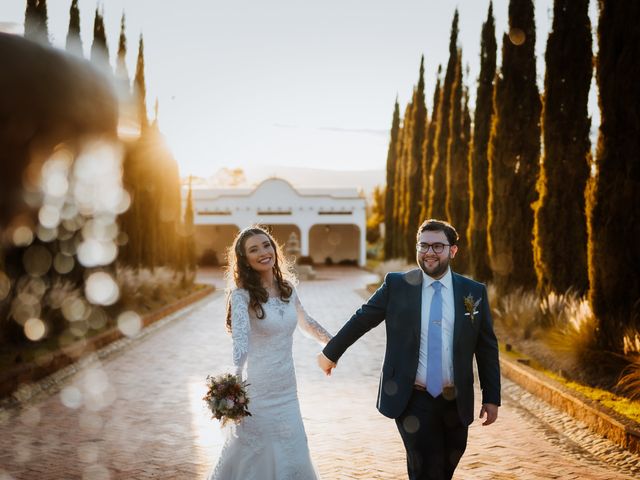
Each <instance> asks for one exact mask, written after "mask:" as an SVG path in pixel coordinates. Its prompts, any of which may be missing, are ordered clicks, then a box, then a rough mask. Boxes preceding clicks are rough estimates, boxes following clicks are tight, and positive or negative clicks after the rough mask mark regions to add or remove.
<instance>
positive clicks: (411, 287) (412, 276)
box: [405, 269, 422, 345]
mask: <svg viewBox="0 0 640 480" xmlns="http://www.w3.org/2000/svg"><path fill="white" fill-rule="evenodd" d="M405 281H406V282H407V287H408V296H409V297H408V298H407V300H408V302H407V304H408V305H411V318H410V325H411V334H412V335H413V338H414V339H415V340H417V342H418V345H420V329H421V328H422V325H421V324H422V318H421V317H422V270H420V269H416V270H411V271H409V272H407V274H406V275H405Z"/></svg>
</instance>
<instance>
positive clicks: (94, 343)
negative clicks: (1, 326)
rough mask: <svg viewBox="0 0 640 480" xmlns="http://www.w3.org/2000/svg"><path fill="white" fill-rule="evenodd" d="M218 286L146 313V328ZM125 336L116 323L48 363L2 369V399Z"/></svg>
mask: <svg viewBox="0 0 640 480" xmlns="http://www.w3.org/2000/svg"><path fill="white" fill-rule="evenodd" d="M214 291H215V288H214V287H213V286H212V285H206V286H205V287H204V288H202V289H200V290H198V291H196V292H193V293H191V294H190V295H187V296H186V297H183V298H181V299H180V300H177V301H176V302H173V303H172V304H170V305H166V306H164V307H161V308H159V309H157V310H154V311H153V312H151V313H149V314H147V315H144V316H142V328H144V327H147V326H148V325H151V324H152V323H154V322H157V321H158V320H160V319H161V318H164V317H166V316H168V315H171V314H172V313H174V312H176V311H178V310H180V309H182V308H184V307H186V306H187V305H190V304H192V303H195V302H197V301H198V300H201V299H202V298H204V297H206V296H207V295H209V294H211V293H213V292H214ZM123 337H124V334H123V333H122V332H121V331H120V330H119V329H118V327H113V328H111V329H109V330H106V331H104V332H102V333H100V334H98V335H95V336H94V337H91V338H89V339H86V340H84V339H83V340H79V341H77V342H75V343H73V344H71V345H69V346H67V347H64V348H62V349H60V350H58V351H56V352H54V353H53V354H52V358H51V361H49V362H47V363H46V365H38V364H37V363H36V362H29V363H25V364H21V365H18V366H16V367H15V368H10V369H9V370H7V371H4V372H1V373H0V399H2V398H4V397H7V396H9V395H11V394H12V393H13V392H14V391H16V390H17V389H18V387H19V386H20V385H21V384H24V383H32V382H35V381H37V380H40V379H42V378H44V377H46V376H48V375H51V374H52V373H54V372H57V371H58V370H61V369H62V368H64V367H66V366H68V365H70V364H72V363H74V362H76V361H78V360H79V359H80V358H81V357H83V356H84V355H86V354H88V353H90V352H95V351H97V350H99V349H101V348H102V347H104V346H105V345H108V344H110V343H112V342H115V341H116V340H119V339H121V338H123Z"/></svg>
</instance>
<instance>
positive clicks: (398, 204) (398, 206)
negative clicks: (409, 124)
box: [391, 109, 407, 258]
mask: <svg viewBox="0 0 640 480" xmlns="http://www.w3.org/2000/svg"><path fill="white" fill-rule="evenodd" d="M406 114H407V111H406V109H405V116H406ZM403 142H404V117H401V118H400V126H399V128H398V142H397V144H396V175H395V181H394V191H395V195H394V196H393V225H394V228H393V232H392V237H391V258H398V252H399V250H400V246H399V244H398V242H399V241H400V240H401V239H402V233H403V232H402V231H401V228H402V222H401V216H400V215H401V210H402V186H403V178H404V169H403V165H402V148H403V147H402V145H403Z"/></svg>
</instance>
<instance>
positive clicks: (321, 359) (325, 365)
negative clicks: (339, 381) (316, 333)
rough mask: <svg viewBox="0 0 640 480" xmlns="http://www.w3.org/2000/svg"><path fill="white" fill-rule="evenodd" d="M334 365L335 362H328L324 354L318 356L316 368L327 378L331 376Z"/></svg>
mask: <svg viewBox="0 0 640 480" xmlns="http://www.w3.org/2000/svg"><path fill="white" fill-rule="evenodd" d="M336 365H337V364H336V362H333V361H331V360H329V359H328V358H327V357H326V356H325V354H324V353H322V352H320V353H319V354H318V366H319V367H320V368H321V369H322V371H323V372H324V373H325V374H326V375H327V376H330V375H331V371H332V370H333V369H334V368H336Z"/></svg>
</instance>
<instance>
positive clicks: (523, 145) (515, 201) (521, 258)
mask: <svg viewBox="0 0 640 480" xmlns="http://www.w3.org/2000/svg"><path fill="white" fill-rule="evenodd" d="M509 28H510V30H509V33H508V34H505V35H504V37H503V41H502V70H501V75H500V76H498V77H497V78H496V86H495V91H494V117H493V125H492V130H491V137H490V140H489V256H490V259H491V267H492V270H493V279H494V283H495V284H496V286H497V287H498V289H499V290H501V291H504V290H506V289H507V288H509V287H517V286H522V287H525V288H531V287H535V285H536V276H535V271H534V268H533V251H532V242H531V235H532V231H533V210H532V208H531V204H532V203H533V202H534V201H535V200H536V197H537V194H536V188H535V183H536V179H537V176H538V170H539V165H538V162H539V157H540V109H541V103H540V95H539V93H538V87H537V85H536V57H535V41H536V32H535V21H534V12H533V2H532V0H511V1H510V2H509Z"/></svg>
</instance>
